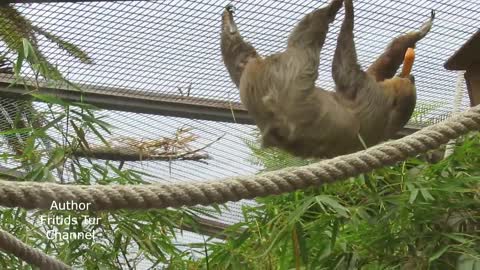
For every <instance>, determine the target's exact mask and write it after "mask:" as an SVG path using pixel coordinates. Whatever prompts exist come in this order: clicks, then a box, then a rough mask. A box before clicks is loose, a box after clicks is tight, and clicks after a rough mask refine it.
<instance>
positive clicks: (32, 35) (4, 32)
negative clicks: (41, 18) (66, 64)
mask: <svg viewBox="0 0 480 270" xmlns="http://www.w3.org/2000/svg"><path fill="white" fill-rule="evenodd" d="M38 35H42V36H44V37H46V38H47V39H48V40H50V41H52V42H53V43H55V44H57V45H58V46H59V48H61V49H62V50H64V51H66V52H67V53H68V54H69V55H71V56H73V57H74V58H76V59H78V60H79V61H81V62H82V63H86V64H91V63H92V60H91V58H90V57H89V56H88V55H87V54H86V53H85V52H84V51H82V50H81V49H80V48H78V47H77V46H76V45H74V44H72V43H70V42H68V41H66V40H64V39H62V38H60V37H58V36H56V35H54V34H52V33H49V32H47V31H45V30H43V29H41V28H40V27H38V26H35V25H32V23H31V22H30V21H29V20H28V19H27V18H25V17H24V16H23V15H22V14H21V13H20V12H18V10H17V9H15V7H14V6H12V5H5V4H4V5H0V40H2V41H3V42H4V43H5V45H6V47H7V48H8V49H9V50H10V51H11V52H14V53H16V54H17V55H18V57H17V61H16V63H15V64H14V66H15V71H16V73H18V71H19V70H20V69H21V66H22V63H23V61H24V60H26V61H27V62H28V63H29V64H30V66H31V67H32V69H33V70H34V71H36V72H38V73H39V74H40V75H42V76H43V77H44V78H50V79H53V80H62V79H63V76H62V75H61V73H60V72H59V71H58V69H57V67H56V66H55V65H53V64H52V63H51V62H49V61H48V60H47V59H46V58H45V56H44V55H43V54H42V52H41V51H40V49H39V44H38V41H37V36H38Z"/></svg>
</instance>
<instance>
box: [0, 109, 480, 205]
mask: <svg viewBox="0 0 480 270" xmlns="http://www.w3.org/2000/svg"><path fill="white" fill-rule="evenodd" d="M479 129H480V105H479V106H476V107H474V108H471V109H470V110H468V111H466V112H464V113H461V114H458V115H456V116H454V117H452V118H450V119H449V120H446V121H444V122H441V123H438V124H435V125H433V126H429V127H426V128H424V129H422V130H420V131H418V132H416V133H414V134H411V135H409V136H407V137H404V138H401V139H398V140H394V141H389V142H386V143H383V144H380V145H377V146H374V147H371V148H369V149H367V150H364V151H360V152H357V153H353V154H350V155H345V156H339V157H336V158H333V159H329V160H323V161H320V162H317V163H314V164H311V165H308V166H303V167H297V168H286V169H281V170H278V171H274V172H268V173H263V174H259V175H255V176H240V177H234V178H229V179H225V180H223V181H221V180H215V181H206V182H192V183H182V184H170V185H165V184H152V185H108V186H103V185H94V186H90V185H60V184H53V183H35V182H8V181H0V205H2V206H7V207H23V208H27V209H49V208H50V206H51V203H52V202H53V201H55V202H56V203H63V202H70V201H73V202H77V203H79V202H83V203H91V207H90V210H114V209H147V208H166V207H181V206H193V205H197V204H201V205H209V204H213V203H225V202H227V201H238V200H241V199H252V198H255V197H262V196H268V195H275V194H281V193H285V192H291V191H294V190H298V189H304V188H307V187H310V186H319V185H321V184H324V183H330V182H334V181H338V180H342V179H346V178H348V177H352V176H357V175H358V174H360V173H365V172H369V171H372V170H374V169H376V168H381V167H384V166H388V165H393V164H395V163H396V162H399V161H402V160H405V159H407V158H408V157H412V156H414V155H417V154H419V153H424V152H426V151H428V150H431V149H436V148H438V147H440V146H441V145H442V144H445V143H447V142H448V141H449V140H450V139H454V138H457V137H459V136H461V135H464V134H466V133H468V132H469V131H473V130H479Z"/></svg>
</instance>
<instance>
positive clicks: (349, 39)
mask: <svg viewBox="0 0 480 270" xmlns="http://www.w3.org/2000/svg"><path fill="white" fill-rule="evenodd" d="M353 24H354V13H353V3H352V0H345V18H344V20H343V24H342V28H341V29H340V33H339V34H338V40H337V48H336V49H335V55H334V56H333V63H332V75H333V80H334V81H335V85H336V90H337V92H340V93H342V94H344V95H345V96H346V97H347V98H351V99H353V98H355V95H356V92H357V89H358V88H360V86H361V85H362V84H363V82H364V81H365V80H366V77H367V76H366V74H365V72H364V71H363V70H362V69H361V67H360V65H359V64H358V61H357V53H356V50H355V42H354V40H353Z"/></svg>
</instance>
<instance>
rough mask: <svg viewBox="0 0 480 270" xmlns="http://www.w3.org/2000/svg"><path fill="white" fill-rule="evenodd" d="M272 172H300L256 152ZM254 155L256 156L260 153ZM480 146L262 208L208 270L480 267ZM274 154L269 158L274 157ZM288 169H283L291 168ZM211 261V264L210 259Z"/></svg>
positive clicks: (212, 248)
mask: <svg viewBox="0 0 480 270" xmlns="http://www.w3.org/2000/svg"><path fill="white" fill-rule="evenodd" d="M250 145H253V152H254V154H255V159H256V161H257V162H262V161H263V160H265V165H266V167H267V168H272V166H273V167H275V168H276V166H275V165H274V164H275V161H274V159H275V157H277V156H278V157H279V163H280V164H296V161H295V159H294V160H293V163H290V162H291V161H289V160H288V158H286V156H285V155H284V153H279V154H278V155H277V156H275V155H271V153H270V152H268V153H267V154H266V153H261V151H262V150H260V149H259V148H258V146H255V144H254V143H253V142H250ZM256 147H257V148H256ZM478 149H480V136H478V135H475V136H470V137H468V138H466V139H465V141H464V142H463V144H462V145H460V146H458V148H457V149H456V150H455V153H454V154H453V155H452V156H450V157H449V158H447V159H445V160H442V161H440V162H439V163H437V164H428V163H426V162H424V161H422V160H419V159H410V160H408V161H406V162H403V163H401V164H398V165H397V166H392V167H386V168H383V169H379V170H376V171H374V172H372V173H369V174H364V175H361V176H359V177H356V178H352V179H348V180H347V181H343V182H338V183H334V184H328V185H324V186H322V187H320V188H311V189H308V190H305V191H297V192H293V193H290V194H284V195H280V196H271V197H267V198H261V199H258V200H257V201H258V203H259V205H258V206H255V207H244V209H243V212H244V217H245V221H244V222H241V223H239V224H235V225H234V226H233V227H232V228H231V229H230V230H231V231H232V232H233V231H235V232H237V233H238V231H239V230H240V231H242V233H241V235H239V236H238V235H235V234H232V236H231V237H230V238H228V239H227V240H226V241H225V242H223V243H210V244H209V245H208V249H209V251H208V252H209V253H208V261H209V265H215V267H212V268H211V269H468V270H474V269H478V267H480V169H479V168H480V151H478ZM269 151H270V150H269ZM286 160H287V161H286ZM204 260H207V259H204Z"/></svg>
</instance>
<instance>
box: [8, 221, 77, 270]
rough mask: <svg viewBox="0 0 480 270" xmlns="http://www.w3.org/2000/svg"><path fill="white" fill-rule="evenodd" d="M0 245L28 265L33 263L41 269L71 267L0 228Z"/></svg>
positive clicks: (61, 269)
mask: <svg viewBox="0 0 480 270" xmlns="http://www.w3.org/2000/svg"><path fill="white" fill-rule="evenodd" d="M0 247H1V249H2V250H4V251H6V252H7V253H10V254H12V255H14V256H16V257H17V258H20V259H22V260H24V261H25V262H27V263H29V264H30V265H35V266H36V267H38V268H40V269H41V270H67V269H72V268H70V266H68V265H66V264H64V263H63V262H61V261H58V260H57V259H55V258H53V257H50V256H48V255H46V254H44V253H43V252H42V251H40V250H38V249H34V248H32V247H29V246H27V245H26V244H24V243H23V242H22V241H20V240H18V239H17V238H15V236H13V235H11V234H10V233H8V232H6V231H3V230H0Z"/></svg>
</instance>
